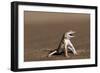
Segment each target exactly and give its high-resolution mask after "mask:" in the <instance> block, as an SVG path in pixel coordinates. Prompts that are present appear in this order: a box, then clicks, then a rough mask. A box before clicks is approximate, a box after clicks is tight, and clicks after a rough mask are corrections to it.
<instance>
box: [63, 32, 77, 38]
mask: <svg viewBox="0 0 100 73" xmlns="http://www.w3.org/2000/svg"><path fill="white" fill-rule="evenodd" d="M74 33H75V32H74V31H69V32H66V33H65V35H64V37H65V38H73V37H75V36H73V34H74Z"/></svg>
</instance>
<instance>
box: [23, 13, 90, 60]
mask: <svg viewBox="0 0 100 73" xmlns="http://www.w3.org/2000/svg"><path fill="white" fill-rule="evenodd" d="M24 17H25V19H24V23H25V26H24V31H25V32H24V48H25V49H24V61H43V60H63V59H86V58H90V33H89V32H90V15H89V14H74V13H49V12H48V13H46V12H30V11H25V12H24ZM69 30H73V31H76V33H75V34H74V35H75V38H73V39H71V41H72V43H73V45H74V46H75V48H76V50H77V52H78V55H77V56H74V55H73V54H72V53H69V55H70V57H69V58H66V57H64V55H63V54H62V55H53V56H52V57H50V58H48V57H47V55H48V53H49V52H50V51H51V50H53V49H56V48H57V47H58V45H59V43H60V40H61V38H62V36H63V33H64V32H67V31H69Z"/></svg>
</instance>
